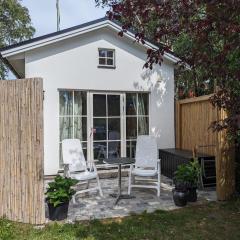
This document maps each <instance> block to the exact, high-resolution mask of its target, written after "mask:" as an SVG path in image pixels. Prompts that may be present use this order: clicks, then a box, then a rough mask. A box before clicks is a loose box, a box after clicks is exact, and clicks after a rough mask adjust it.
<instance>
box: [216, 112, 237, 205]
mask: <svg viewBox="0 0 240 240" xmlns="http://www.w3.org/2000/svg"><path fill="white" fill-rule="evenodd" d="M225 117H226V112H225V111H223V110H219V111H218V119H224V118H225ZM216 155H217V156H216V180H217V198H218V200H220V201H225V200H229V199H230V198H231V197H232V195H233V193H234V192H235V152H234V145H233V144H231V143H230V142H229V141H228V140H227V137H226V130H224V131H220V132H218V134H217V154H216Z"/></svg>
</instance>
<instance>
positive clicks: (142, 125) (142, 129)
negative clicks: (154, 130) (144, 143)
mask: <svg viewBox="0 0 240 240" xmlns="http://www.w3.org/2000/svg"><path fill="white" fill-rule="evenodd" d="M148 134H149V123H148V117H138V135H148Z"/></svg>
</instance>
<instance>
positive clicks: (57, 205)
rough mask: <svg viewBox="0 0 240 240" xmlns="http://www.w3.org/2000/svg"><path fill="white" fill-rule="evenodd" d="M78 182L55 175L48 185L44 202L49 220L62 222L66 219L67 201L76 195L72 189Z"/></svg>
mask: <svg viewBox="0 0 240 240" xmlns="http://www.w3.org/2000/svg"><path fill="white" fill-rule="evenodd" d="M76 183H78V180H75V179H72V178H67V177H62V176H60V175H57V176H56V177H55V179H54V181H53V182H50V183H49V184H48V188H47V191H46V201H47V204H48V210H49V219H50V220H53V221H54V220H59V221H60V220H63V219H65V218H67V213H68V205H69V201H70V200H71V199H72V196H73V195H74V194H75V193H76V191H75V190H74V189H72V187H73V186H74V185H75V184H76Z"/></svg>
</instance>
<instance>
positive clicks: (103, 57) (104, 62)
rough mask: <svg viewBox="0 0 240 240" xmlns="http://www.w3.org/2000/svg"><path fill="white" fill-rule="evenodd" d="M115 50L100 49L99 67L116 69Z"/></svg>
mask: <svg viewBox="0 0 240 240" xmlns="http://www.w3.org/2000/svg"><path fill="white" fill-rule="evenodd" d="M115 63H116V60H115V50H114V49H107V48H99V49H98V67H100V68H101V67H103V68H115Z"/></svg>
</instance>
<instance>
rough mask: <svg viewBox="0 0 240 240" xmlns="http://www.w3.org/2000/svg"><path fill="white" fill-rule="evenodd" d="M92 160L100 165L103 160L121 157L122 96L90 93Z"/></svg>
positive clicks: (119, 94)
mask: <svg viewBox="0 0 240 240" xmlns="http://www.w3.org/2000/svg"><path fill="white" fill-rule="evenodd" d="M90 96H91V106H92V111H91V126H92V129H93V130H92V131H93V132H92V134H91V142H92V144H91V146H92V158H93V159H95V160H99V162H98V163H99V164H101V163H102V159H104V158H115V157H120V156H122V139H123V133H122V131H123V111H122V103H123V94H122V93H116V92H115V93H113V92H92V93H91V95H90Z"/></svg>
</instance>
